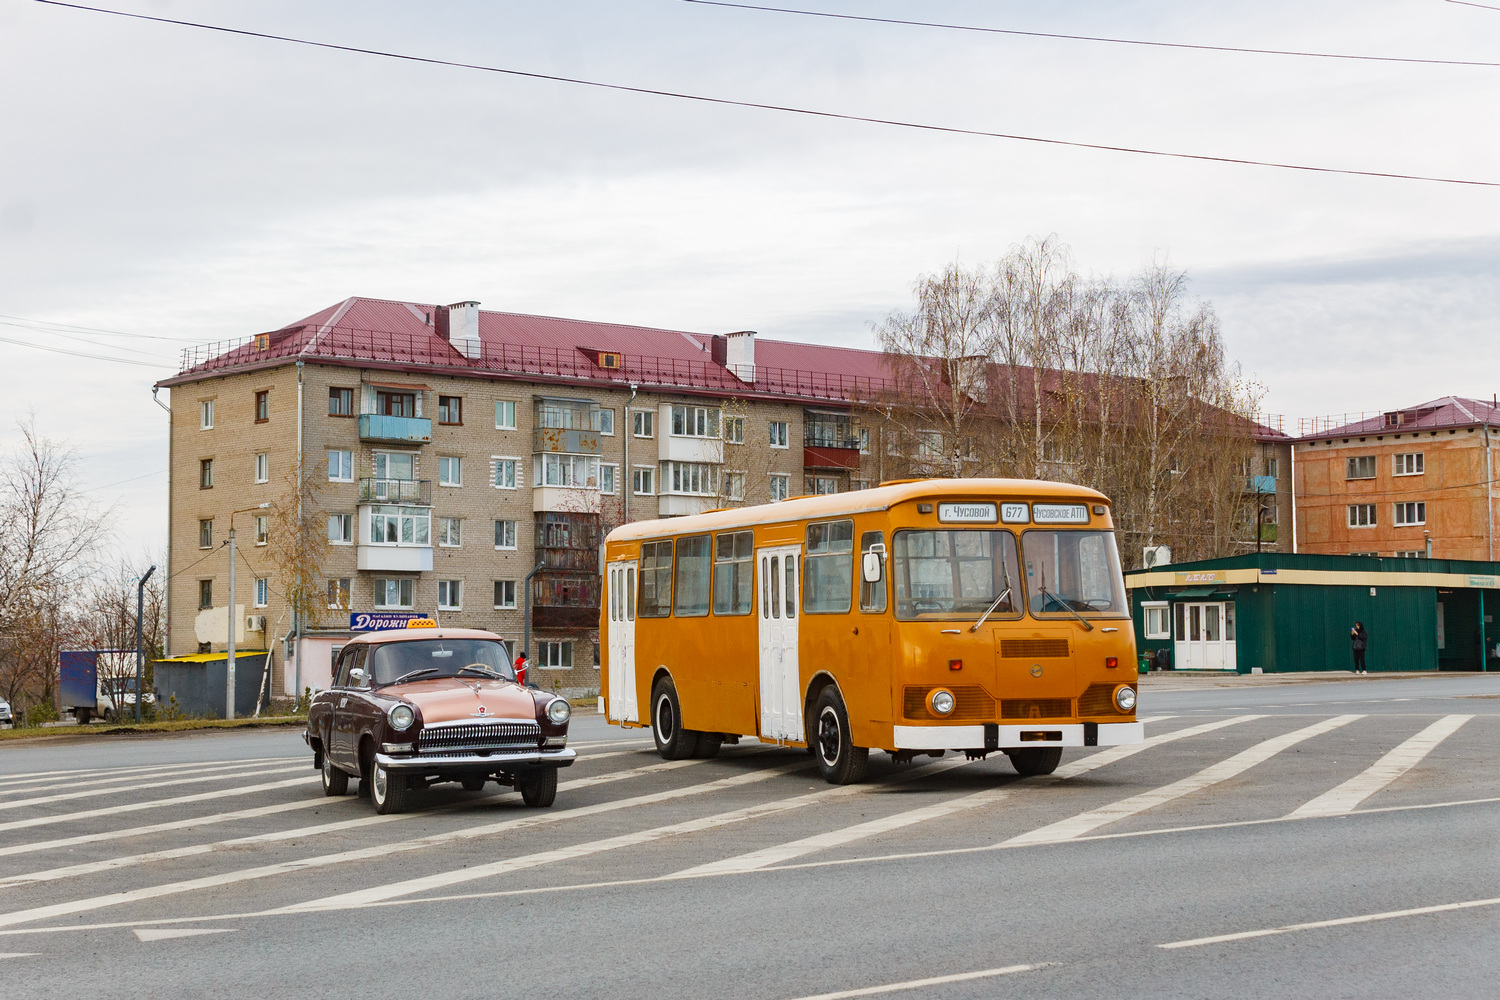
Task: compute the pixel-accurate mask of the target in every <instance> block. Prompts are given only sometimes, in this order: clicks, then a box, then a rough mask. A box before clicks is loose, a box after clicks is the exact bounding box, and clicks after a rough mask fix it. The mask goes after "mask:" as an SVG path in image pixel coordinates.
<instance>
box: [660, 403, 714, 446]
mask: <svg viewBox="0 0 1500 1000" xmlns="http://www.w3.org/2000/svg"><path fill="white" fill-rule="evenodd" d="M679 413H681V415H682V430H681V431H678V430H677V417H678V414H679ZM669 416H670V420H671V423H670V424H669V425H668V427H667V432H668V433H669V434H670V435H671V436H672V437H677V438H697V439H700V440H701V439H703V438H717V437H718V436H719V424H720V422H721V421H720V417H721V414H720V412H719V408H718V407H717V406H695V405H693V404H692V403H672V404H671V406H670V407H669Z"/></svg>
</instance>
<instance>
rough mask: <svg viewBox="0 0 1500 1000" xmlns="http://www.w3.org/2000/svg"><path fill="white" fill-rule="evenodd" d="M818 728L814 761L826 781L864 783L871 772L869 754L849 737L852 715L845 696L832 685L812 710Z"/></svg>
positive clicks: (830, 782) (814, 739)
mask: <svg viewBox="0 0 1500 1000" xmlns="http://www.w3.org/2000/svg"><path fill="white" fill-rule="evenodd" d="M813 721H814V722H815V723H816V724H817V729H816V730H814V731H813V733H812V734H811V735H812V737H813V742H814V745H815V752H814V753H813V758H814V759H815V760H817V762H818V770H819V771H822V772H823V780H824V781H827V782H828V783H829V784H831V785H853V784H858V783H859V782H861V781H864V780H865V776H866V775H867V774H869V772H870V751H869V749H868V748H866V747H857V746H855V745H854V742H853V740H852V739H851V738H850V736H849V712H848V711H847V710H846V709H845V708H844V697H843V695H841V694H839V689H838V688H836V687H834V686H833V685H832V684H830V685H829V686H828V687H826V688H824V689H823V691H822V693H821V694H819V695H818V701H817V704H816V706H815V707H814V708H813Z"/></svg>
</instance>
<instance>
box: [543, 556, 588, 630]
mask: <svg viewBox="0 0 1500 1000" xmlns="http://www.w3.org/2000/svg"><path fill="white" fill-rule="evenodd" d="M591 555H592V553H591ZM598 624H599V576H598V573H597V565H596V566H591V567H589V569H588V571H586V572H583V573H572V572H568V571H566V570H564V571H561V572H559V571H556V570H550V569H549V570H544V571H543V572H541V573H538V574H537V576H536V579H535V580H534V581H533V582H532V587H531V627H532V628H539V629H586V628H596V627H598Z"/></svg>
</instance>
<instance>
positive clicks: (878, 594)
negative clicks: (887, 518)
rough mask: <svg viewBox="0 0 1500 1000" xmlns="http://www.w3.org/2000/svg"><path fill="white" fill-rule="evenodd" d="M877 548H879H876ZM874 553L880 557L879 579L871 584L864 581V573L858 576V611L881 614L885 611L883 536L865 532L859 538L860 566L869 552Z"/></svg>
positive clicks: (875, 532)
mask: <svg viewBox="0 0 1500 1000" xmlns="http://www.w3.org/2000/svg"><path fill="white" fill-rule="evenodd" d="M876 546H879V548H876ZM872 551H874V552H876V553H878V554H879V556H880V579H878V580H876V581H874V582H873V583H872V582H870V581H868V580H866V579H865V576H864V573H863V572H862V571H861V573H860V575H859V610H861V611H873V612H883V611H885V606H886V605H885V602H886V591H885V578H886V572H885V565H886V563H885V534H884V533H883V532H879V531H866V532H864V533H863V534H861V535H860V536H859V555H860V566H861V567H863V566H864V559H865V556H866V555H867V554H869V553H870V552H872Z"/></svg>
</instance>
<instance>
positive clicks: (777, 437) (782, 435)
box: [771, 420, 787, 448]
mask: <svg viewBox="0 0 1500 1000" xmlns="http://www.w3.org/2000/svg"><path fill="white" fill-rule="evenodd" d="M786 442H787V433H786V421H785V420H773V421H771V447H772V448H785V447H786V446H787V444H786Z"/></svg>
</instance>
